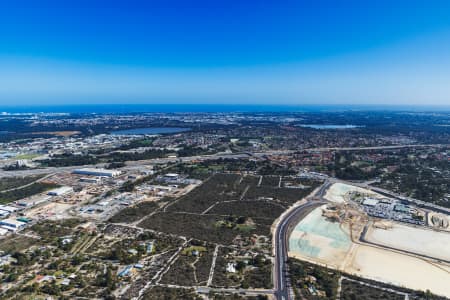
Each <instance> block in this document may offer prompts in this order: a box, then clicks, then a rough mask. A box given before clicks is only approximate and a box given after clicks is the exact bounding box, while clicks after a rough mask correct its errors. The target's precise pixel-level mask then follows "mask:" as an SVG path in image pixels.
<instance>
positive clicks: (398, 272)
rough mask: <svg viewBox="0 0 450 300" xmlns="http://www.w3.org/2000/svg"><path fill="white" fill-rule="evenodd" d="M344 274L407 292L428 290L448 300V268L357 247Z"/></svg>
mask: <svg viewBox="0 0 450 300" xmlns="http://www.w3.org/2000/svg"><path fill="white" fill-rule="evenodd" d="M344 271H346V272H348V273H350V274H355V275H358V276H363V277H366V278H371V279H374V280H378V281H382V282H387V283H391V284H394V285H398V286H404V287H407V288H410V289H416V290H417V289H418V290H423V291H425V290H427V289H429V290H431V292H433V293H435V294H438V295H442V296H446V297H450V289H449V288H448V283H449V282H450V266H445V265H443V264H431V263H429V262H427V261H425V260H423V259H419V258H416V257H412V256H408V255H404V254H400V253H396V252H392V251H387V250H384V249H378V248H374V247H370V246H364V245H360V246H358V247H357V249H356V252H355V254H354V255H353V259H352V260H351V261H349V264H348V265H347V266H346V267H345V269H344Z"/></svg>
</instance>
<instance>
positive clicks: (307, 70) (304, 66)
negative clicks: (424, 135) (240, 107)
mask: <svg viewBox="0 0 450 300" xmlns="http://www.w3.org/2000/svg"><path fill="white" fill-rule="evenodd" d="M69 2H70V3H71V4H68V3H69ZM120 2H121V3H119V1H111V0H110V1H94V0H91V1H84V0H78V1H45V0H40V1H20V0H17V1H0V105H17V104H62V103H67V104H72V103H210V104H211V103H246V104H255V103H262V104H291V105H292V104H293V105H299V104H336V103H342V104H390V105H392V104H399V105H403V104H421V105H428V104H436V105H450V17H449V16H450V1H425V0H424V1H415V0H409V1H403V0H395V1H392V0H390V1H385V0H377V1H361V0H359V1H345V0H344V1H320V0H314V1H301V0H297V1H230V0H228V1H221V0H209V1H195V0H190V1H170V0H162V1H151V0H148V1H120Z"/></svg>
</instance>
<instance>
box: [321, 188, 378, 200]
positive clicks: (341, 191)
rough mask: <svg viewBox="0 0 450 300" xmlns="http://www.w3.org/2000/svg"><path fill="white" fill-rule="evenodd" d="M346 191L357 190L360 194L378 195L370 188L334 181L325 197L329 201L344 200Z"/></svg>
mask: <svg viewBox="0 0 450 300" xmlns="http://www.w3.org/2000/svg"><path fill="white" fill-rule="evenodd" d="M348 192H359V193H362V194H368V195H374V196H375V195H378V194H377V193H375V192H372V191H370V190H367V189H363V188H360V187H357V186H353V185H348V184H343V183H335V184H333V185H332V186H331V187H330V188H329V189H328V191H327V193H326V194H325V199H327V200H328V201H331V202H337V203H342V202H345V201H346V200H345V197H344V196H345V195H346V194H347V193H348Z"/></svg>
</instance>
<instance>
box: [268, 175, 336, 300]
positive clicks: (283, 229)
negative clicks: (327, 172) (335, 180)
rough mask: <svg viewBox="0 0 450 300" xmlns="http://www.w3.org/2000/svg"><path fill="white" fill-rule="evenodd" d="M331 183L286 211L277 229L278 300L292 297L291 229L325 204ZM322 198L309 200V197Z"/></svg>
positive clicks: (275, 270)
mask: <svg viewBox="0 0 450 300" xmlns="http://www.w3.org/2000/svg"><path fill="white" fill-rule="evenodd" d="M328 186H329V184H328V183H325V184H323V185H322V186H321V187H320V188H319V189H318V190H317V191H316V193H315V194H314V195H312V196H309V197H308V199H307V202H306V203H304V204H302V205H299V206H297V207H295V208H293V209H292V210H291V211H289V212H288V213H286V214H285V215H284V216H283V217H282V219H281V220H280V222H279V223H278V226H277V228H276V230H275V261H274V274H273V276H274V277H273V280H274V287H275V297H276V298H277V299H278V300H288V299H291V295H290V283H289V278H288V277H287V276H286V275H287V259H288V240H289V236H288V235H289V232H290V229H291V228H293V226H295V223H297V222H298V220H299V219H302V218H304V217H305V216H306V215H307V214H309V213H310V212H311V211H312V210H314V209H315V208H317V207H319V206H321V205H323V204H325V203H326V202H325V201H323V200H322V197H323V195H324V194H325V192H326V190H327V188H328ZM318 198H319V199H321V200H309V199H318Z"/></svg>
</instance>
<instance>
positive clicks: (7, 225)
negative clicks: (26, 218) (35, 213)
mask: <svg viewBox="0 0 450 300" xmlns="http://www.w3.org/2000/svg"><path fill="white" fill-rule="evenodd" d="M0 225H1V227H2V228H4V229H7V230H9V231H17V230H19V229H21V228H23V227H25V225H27V223H25V222H21V221H17V220H15V219H4V220H0Z"/></svg>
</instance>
